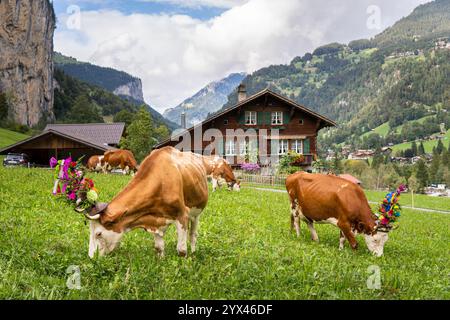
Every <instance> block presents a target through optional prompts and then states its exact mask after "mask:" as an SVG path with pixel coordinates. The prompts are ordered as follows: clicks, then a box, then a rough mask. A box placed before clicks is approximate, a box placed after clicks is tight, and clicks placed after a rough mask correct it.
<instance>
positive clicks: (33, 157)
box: [0, 123, 125, 166]
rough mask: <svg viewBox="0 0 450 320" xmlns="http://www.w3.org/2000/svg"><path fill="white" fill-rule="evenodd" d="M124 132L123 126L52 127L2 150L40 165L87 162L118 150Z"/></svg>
mask: <svg viewBox="0 0 450 320" xmlns="http://www.w3.org/2000/svg"><path fill="white" fill-rule="evenodd" d="M124 130H125V124H124V123H89V124H49V125H47V127H46V128H45V129H44V131H43V132H42V133H40V134H38V135H36V136H34V137H31V138H28V139H26V140H23V141H20V142H17V143H15V144H13V145H10V146H8V147H6V148H3V149H0V154H3V155H6V154H8V153H25V154H27V155H28V156H29V158H30V162H31V163H33V164H35V165H38V166H48V165H49V159H50V158H51V157H55V158H57V159H62V158H65V157H68V156H72V158H73V159H79V158H80V157H82V156H85V157H84V159H83V160H84V162H86V161H87V160H88V158H89V157H90V156H92V155H98V154H103V153H104V152H105V151H107V150H111V149H116V148H117V147H118V145H119V142H120V139H121V137H122V135H123V133H124Z"/></svg>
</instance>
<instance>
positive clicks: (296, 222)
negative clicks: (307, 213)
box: [291, 202, 300, 237]
mask: <svg viewBox="0 0 450 320" xmlns="http://www.w3.org/2000/svg"><path fill="white" fill-rule="evenodd" d="M292 228H295V233H296V234H297V237H299V236H300V217H299V212H298V204H297V203H296V202H294V203H292V206H291V230H292Z"/></svg>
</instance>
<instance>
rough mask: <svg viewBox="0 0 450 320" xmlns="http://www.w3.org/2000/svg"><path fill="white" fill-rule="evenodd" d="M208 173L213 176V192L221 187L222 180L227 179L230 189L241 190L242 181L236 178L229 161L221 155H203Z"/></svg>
mask: <svg viewBox="0 0 450 320" xmlns="http://www.w3.org/2000/svg"><path fill="white" fill-rule="evenodd" d="M203 163H204V165H205V169H206V174H207V175H208V176H210V177H211V180H212V186H213V192H214V191H216V189H217V187H219V188H220V187H221V180H225V182H226V183H227V185H228V189H229V190H234V191H240V190H241V183H240V181H238V180H237V179H236V177H235V176H234V173H233V169H231V166H230V165H229V164H228V162H227V161H226V160H225V159H223V158H221V157H219V156H203Z"/></svg>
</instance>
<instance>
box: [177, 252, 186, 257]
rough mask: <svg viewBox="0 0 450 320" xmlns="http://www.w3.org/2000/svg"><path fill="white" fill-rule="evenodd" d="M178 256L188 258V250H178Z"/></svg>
mask: <svg viewBox="0 0 450 320" xmlns="http://www.w3.org/2000/svg"><path fill="white" fill-rule="evenodd" d="M178 256H179V257H183V258H186V257H187V252H186V251H178Z"/></svg>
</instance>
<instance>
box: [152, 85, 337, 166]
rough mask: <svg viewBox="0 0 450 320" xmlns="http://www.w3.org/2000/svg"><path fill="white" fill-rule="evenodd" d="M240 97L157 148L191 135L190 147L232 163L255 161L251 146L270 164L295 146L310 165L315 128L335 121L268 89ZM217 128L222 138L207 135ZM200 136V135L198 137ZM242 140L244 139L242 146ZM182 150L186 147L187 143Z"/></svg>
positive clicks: (331, 124) (315, 140) (327, 125)
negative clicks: (251, 156) (249, 157)
mask: <svg viewBox="0 0 450 320" xmlns="http://www.w3.org/2000/svg"><path fill="white" fill-rule="evenodd" d="M240 96H241V94H240ZM241 99H242V101H240V102H239V103H238V104H237V105H235V106H234V107H231V108H229V109H227V110H225V111H223V112H221V113H218V114H216V115H214V116H213V117H211V118H209V119H207V120H205V121H204V122H203V123H201V124H199V125H196V126H194V127H192V128H190V129H189V130H186V131H184V132H182V133H180V134H178V135H176V136H173V137H172V138H171V139H168V140H166V141H164V142H162V143H161V144H159V145H157V146H156V148H161V147H164V146H167V145H170V146H174V147H176V146H177V147H178V148H180V145H181V144H180V142H183V143H182V144H183V145H184V146H187V145H188V144H186V142H187V141H186V139H190V140H191V141H190V143H189V145H190V146H191V151H193V152H196V153H202V154H210V153H211V154H219V155H221V156H224V157H226V158H227V160H228V161H229V162H230V163H231V164H233V165H239V164H241V163H243V162H254V161H249V159H248V154H249V149H252V150H251V151H250V152H253V151H254V150H256V153H257V154H258V160H257V161H258V162H259V163H260V164H261V165H268V164H270V163H269V162H270V160H269V158H271V159H274V158H278V157H279V156H281V155H283V154H284V153H286V152H287V151H288V150H295V151H297V152H298V153H300V154H303V155H304V158H305V161H304V163H303V165H304V166H310V165H311V163H312V161H313V159H314V158H315V157H316V155H317V133H318V131H319V130H320V129H322V128H324V127H330V126H335V125H336V124H335V123H334V122H333V121H332V120H329V119H327V118H325V117H323V116H321V115H319V114H317V113H315V112H313V111H311V110H309V109H307V108H305V107H303V106H301V105H299V104H297V103H296V102H294V101H292V100H289V99H287V98H286V97H283V96H281V95H279V94H276V93H274V92H273V91H271V90H269V89H266V90H263V91H261V92H259V93H257V94H255V95H253V96H252V97H249V98H245V99H244V98H241ZM209 129H212V130H209ZM238 129H242V130H238ZM249 129H253V130H250V131H252V133H256V138H255V139H254V140H256V142H253V143H249V141H250V140H251V139H252V137H254V136H253V135H251V134H248V133H249ZM217 130H218V131H220V133H221V135H222V136H223V138H222V139H220V138H219V139H209V136H210V134H208V132H211V131H212V132H214V131H216V132H218V131H217ZM246 133H247V134H246ZM199 136H201V137H202V138H201V139H199V138H198V137H199ZM199 140H200V142H199ZM216 140H217V141H216ZM243 141H246V142H245V146H244V142H243ZM195 142H197V144H196V143H195ZM255 144H256V146H255ZM250 145H251V146H250ZM184 150H185V151H186V147H184ZM266 155H267V156H266ZM274 156H275V157H274ZM277 156H278V157H277Z"/></svg>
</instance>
